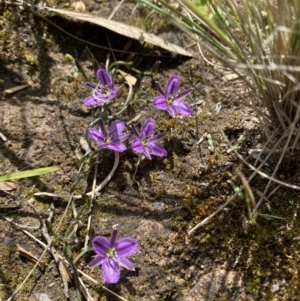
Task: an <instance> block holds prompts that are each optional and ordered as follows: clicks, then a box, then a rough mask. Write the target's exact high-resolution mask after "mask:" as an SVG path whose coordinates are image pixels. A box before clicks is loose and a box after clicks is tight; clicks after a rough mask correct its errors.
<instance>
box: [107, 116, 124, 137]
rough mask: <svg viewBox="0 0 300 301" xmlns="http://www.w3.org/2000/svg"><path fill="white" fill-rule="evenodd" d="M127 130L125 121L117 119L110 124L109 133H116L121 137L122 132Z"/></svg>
mask: <svg viewBox="0 0 300 301" xmlns="http://www.w3.org/2000/svg"><path fill="white" fill-rule="evenodd" d="M124 130H125V123H124V122H123V121H121V120H115V121H113V122H112V123H111V125H110V126H109V130H108V131H109V134H114V135H116V136H117V137H120V136H121V134H122V132H123V131H124Z"/></svg>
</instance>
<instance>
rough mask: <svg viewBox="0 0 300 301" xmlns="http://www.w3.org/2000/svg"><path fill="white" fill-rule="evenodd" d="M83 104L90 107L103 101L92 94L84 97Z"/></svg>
mask: <svg viewBox="0 0 300 301" xmlns="http://www.w3.org/2000/svg"><path fill="white" fill-rule="evenodd" d="M83 104H84V105H85V106H86V107H90V106H99V105H101V104H102V103H101V101H98V100H97V99H95V97H94V96H93V95H90V96H88V97H87V98H85V99H84V101H83Z"/></svg>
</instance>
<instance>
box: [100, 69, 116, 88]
mask: <svg viewBox="0 0 300 301" xmlns="http://www.w3.org/2000/svg"><path fill="white" fill-rule="evenodd" d="M96 76H97V78H98V80H99V82H100V83H101V84H102V85H104V86H107V87H109V88H112V87H113V81H112V77H111V76H110V75H109V74H108V73H107V71H106V70H105V69H104V68H100V69H98V70H97V72H96Z"/></svg>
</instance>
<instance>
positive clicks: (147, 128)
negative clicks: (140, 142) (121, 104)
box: [141, 118, 155, 137]
mask: <svg viewBox="0 0 300 301" xmlns="http://www.w3.org/2000/svg"><path fill="white" fill-rule="evenodd" d="M154 129H155V121H154V120H153V119H151V118H149V119H147V120H146V121H145V122H144V124H143V126H142V130H141V133H143V135H144V136H145V137H151V136H153V133H154Z"/></svg>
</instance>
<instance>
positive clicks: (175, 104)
mask: <svg viewBox="0 0 300 301" xmlns="http://www.w3.org/2000/svg"><path fill="white" fill-rule="evenodd" d="M96 76H97V78H98V80H99V82H98V84H94V83H87V86H88V87H90V88H92V89H93V93H92V95H90V96H88V97H87V98H86V99H85V100H84V101H83V103H84V105H85V106H94V107H97V106H102V105H104V104H105V103H108V102H110V101H111V100H112V99H113V98H115V97H116V96H117V93H118V88H117V87H115V86H114V80H113V77H112V76H111V75H110V74H109V73H108V72H107V71H106V70H105V69H104V68H100V69H99V70H98V71H97V73H96ZM156 86H157V89H158V91H159V93H160V95H159V96H156V97H154V99H153V105H154V107H155V108H157V109H159V110H166V111H167V112H168V113H169V114H170V115H171V116H172V117H175V114H181V115H183V116H189V115H191V114H192V109H191V107H190V106H189V105H188V104H187V103H186V102H185V101H184V100H183V98H184V97H185V96H187V95H188V94H190V93H191V92H192V90H193V89H186V90H184V91H182V92H180V91H179V86H180V79H179V77H177V76H175V75H173V76H171V77H170V78H169V80H168V82H167V87H166V90H165V91H164V90H163V89H162V88H161V86H160V84H159V83H156ZM124 130H125V123H124V122H123V121H121V120H115V121H113V122H112V123H111V124H110V126H109V128H108V130H107V129H106V128H105V124H104V122H103V120H101V121H100V129H99V130H97V129H95V128H88V130H87V134H88V136H89V137H90V138H91V139H92V140H94V141H96V142H97V145H98V146H97V148H98V149H99V150H101V149H104V148H107V149H110V150H113V151H116V152H123V151H125V150H126V146H125V144H124V143H123V142H124V141H125V140H127V139H128V138H129V137H130V135H129V134H125V135H123V134H122V133H123V131H124ZM154 130H155V121H154V120H153V119H151V118H149V119H147V120H146V121H145V122H144V124H143V125H142V127H141V131H140V132H139V131H138V130H137V129H136V128H135V127H134V126H132V132H133V134H134V135H135V138H134V139H133V141H132V142H131V148H132V150H133V151H134V152H136V153H138V154H144V155H145V156H146V157H147V158H148V159H151V155H154V156H158V157H164V156H166V155H167V151H166V150H165V149H164V148H163V147H162V146H161V145H160V144H159V143H158V140H160V139H161V138H163V137H164V136H165V134H158V135H154Z"/></svg>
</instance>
